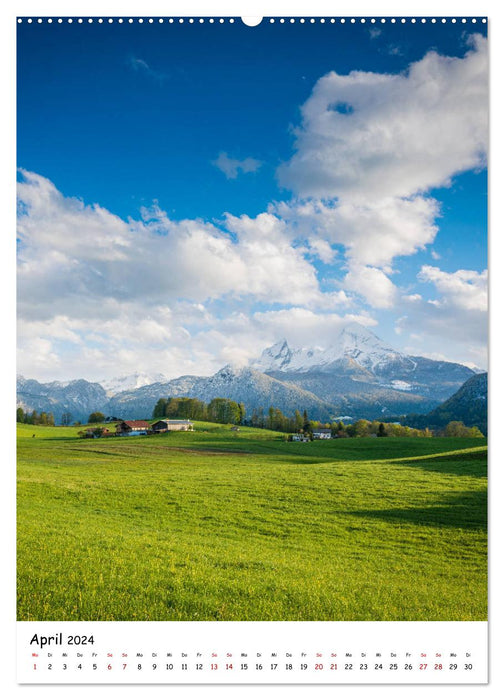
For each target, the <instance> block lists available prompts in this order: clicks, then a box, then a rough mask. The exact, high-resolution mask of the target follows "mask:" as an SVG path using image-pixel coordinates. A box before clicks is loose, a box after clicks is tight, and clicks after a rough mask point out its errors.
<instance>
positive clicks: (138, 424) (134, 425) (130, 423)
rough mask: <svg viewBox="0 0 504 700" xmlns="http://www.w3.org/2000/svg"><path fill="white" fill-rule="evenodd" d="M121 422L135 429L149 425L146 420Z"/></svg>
mask: <svg viewBox="0 0 504 700" xmlns="http://www.w3.org/2000/svg"><path fill="white" fill-rule="evenodd" d="M123 423H124V424H125V425H128V426H129V427H130V428H131V429H132V430H136V429H137V428H141V429H144V428H150V425H149V423H147V421H146V420H125V421H123Z"/></svg>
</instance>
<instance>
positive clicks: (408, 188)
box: [12, 17, 488, 621]
mask: <svg viewBox="0 0 504 700" xmlns="http://www.w3.org/2000/svg"><path fill="white" fill-rule="evenodd" d="M486 29H487V25H486V22H485V20H484V19H481V18H480V19H474V20H468V21H467V22H464V23H463V22H462V21H461V20H458V21H453V22H452V21H451V20H449V21H446V22H441V20H438V21H437V22H434V21H432V22H431V21H428V22H425V21H423V20H421V19H418V20H415V19H414V18H408V19H404V20H403V21H401V20H396V21H391V20H390V19H388V20H383V21H382V20H381V19H376V20H371V18H362V20H361V19H357V20H355V21H351V20H350V19H349V18H347V19H346V20H344V19H343V18H330V17H327V18H320V17H317V18H310V17H306V18H301V17H295V18H278V17H276V18H268V17H265V18H263V19H262V21H261V22H260V24H259V25H258V26H247V25H246V24H245V23H244V22H243V21H242V20H241V19H240V18H230V17H225V18H213V19H211V18H208V17H207V18H203V17H185V18H175V19H173V18H160V17H155V18H139V17H131V18H130V17H124V18H113V19H111V20H100V19H99V18H96V17H80V18H64V19H61V21H59V20H58V19H57V18H56V19H54V20H52V21H48V20H47V19H45V20H44V21H42V22H35V21H33V22H28V21H27V20H26V19H24V18H23V19H21V20H18V26H17V30H18V36H17V164H18V169H17V294H18V297H17V338H18V340H17V405H16V429H17V619H18V620H19V621H37V620H40V621H53V620H54V621H57V620H60V621H65V620H67V621H98V620H102V621H151V620H152V621H220V620H222V621H365V620H367V621H469V620H471V621H477V620H486V619H487V434H488V418H487V413H488V399H487V396H488V388H487V386H488V375H487V369H488V298H487V287H488V278H487V267H488V263H487V258H488V246H487V148H488V144H487V140H488V49H487V36H486V35H487V32H486ZM12 411H13V408H12Z"/></svg>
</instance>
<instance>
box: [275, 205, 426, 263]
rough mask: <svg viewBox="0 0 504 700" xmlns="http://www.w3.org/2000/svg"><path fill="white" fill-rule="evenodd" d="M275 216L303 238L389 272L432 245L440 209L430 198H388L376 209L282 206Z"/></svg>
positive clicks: (367, 206)
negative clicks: (393, 265)
mask: <svg viewBox="0 0 504 700" xmlns="http://www.w3.org/2000/svg"><path fill="white" fill-rule="evenodd" d="M271 211H275V212H276V213H277V214H278V215H279V216H281V217H282V218H283V219H284V220H285V221H287V222H288V223H289V224H290V225H291V226H292V227H294V229H295V231H296V233H297V235H300V236H301V235H302V236H306V237H309V236H310V234H311V236H312V238H311V239H310V242H311V241H312V240H313V233H316V234H317V239H318V240H319V241H328V242H330V243H332V244H336V245H337V244H340V245H343V246H344V247H345V254H346V256H347V258H348V259H349V260H351V261H354V262H356V263H359V264H361V265H373V266H378V267H388V266H389V265H390V264H391V262H392V260H393V259H394V258H395V257H397V256H400V255H412V254H413V253H415V252H417V251H418V250H420V249H422V248H424V247H425V246H426V245H427V244H429V243H432V241H433V240H434V239H435V236H436V233H437V230H438V229H437V226H435V225H434V220H435V218H436V217H437V216H438V215H439V204H438V202H436V200H434V199H432V198H430V197H429V198H426V197H413V198H410V199H400V198H398V197H394V198H385V199H383V200H380V201H377V202H374V203H373V204H356V203H354V202H346V201H333V202H331V203H328V202H322V201H319V200H314V199H310V200H304V201H299V200H294V201H291V202H280V203H277V204H276V205H275V206H274V207H271Z"/></svg>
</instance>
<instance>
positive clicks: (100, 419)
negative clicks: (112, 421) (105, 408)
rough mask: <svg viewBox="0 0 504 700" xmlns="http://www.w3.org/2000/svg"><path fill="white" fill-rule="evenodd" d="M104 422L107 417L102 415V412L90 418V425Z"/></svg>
mask: <svg viewBox="0 0 504 700" xmlns="http://www.w3.org/2000/svg"><path fill="white" fill-rule="evenodd" d="M104 420H105V416H104V415H103V413H101V412H100V411H95V412H94V413H91V415H90V416H89V418H88V423H103V421H104Z"/></svg>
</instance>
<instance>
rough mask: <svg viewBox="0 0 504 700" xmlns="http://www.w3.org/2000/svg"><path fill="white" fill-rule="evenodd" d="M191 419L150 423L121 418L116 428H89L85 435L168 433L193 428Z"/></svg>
mask: <svg viewBox="0 0 504 700" xmlns="http://www.w3.org/2000/svg"><path fill="white" fill-rule="evenodd" d="M193 428H194V424H193V423H191V421H190V420H164V419H163V420H157V421H156V422H155V423H152V424H151V423H149V422H148V421H146V420H119V421H118V423H117V424H116V427H115V430H110V429H109V428H88V429H87V430H86V431H85V437H113V436H118V437H124V436H128V435H152V434H155V433H168V432H171V431H175V430H193Z"/></svg>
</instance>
